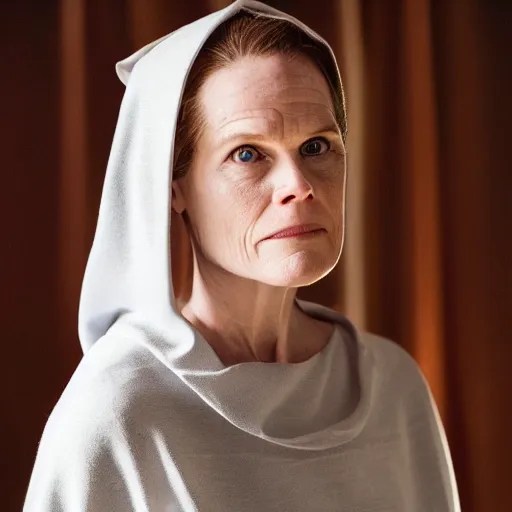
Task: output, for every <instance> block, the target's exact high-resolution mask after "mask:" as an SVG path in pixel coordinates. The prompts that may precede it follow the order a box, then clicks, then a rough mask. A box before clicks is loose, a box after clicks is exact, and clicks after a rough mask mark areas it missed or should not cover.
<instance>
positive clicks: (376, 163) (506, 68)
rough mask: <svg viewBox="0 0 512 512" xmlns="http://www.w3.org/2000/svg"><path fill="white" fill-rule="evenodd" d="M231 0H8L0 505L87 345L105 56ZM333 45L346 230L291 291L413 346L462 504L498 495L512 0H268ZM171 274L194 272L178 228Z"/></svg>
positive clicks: (16, 488) (502, 466)
mask: <svg viewBox="0 0 512 512" xmlns="http://www.w3.org/2000/svg"><path fill="white" fill-rule="evenodd" d="M228 3H229V1H227V0H209V1H208V0H189V1H187V2H181V1H177V0H175V1H173V0H87V1H86V0H60V1H58V0H46V1H44V2H41V1H39V0H17V1H16V2H14V1H13V0H11V1H8V2H6V3H4V4H3V6H2V16H1V18H0V23H1V27H0V28H1V30H0V37H1V38H2V39H1V40H2V43H3V44H2V57H3V58H2V61H1V66H2V73H1V76H2V78H1V80H0V91H1V98H2V99H1V101H0V109H1V110H0V112H1V115H0V132H1V136H2V137H1V140H2V161H3V173H2V180H1V183H2V186H1V201H0V208H1V212H2V214H1V216H0V219H1V223H2V224H1V226H2V229H1V231H0V235H1V237H2V242H1V249H2V250H1V253H0V254H1V265H0V272H1V281H0V283H1V287H0V290H1V292H0V297H1V300H0V307H1V309H0V311H1V314H2V326H3V327H4V335H3V361H4V363H3V371H2V372H1V377H0V378H1V379H2V380H1V384H2V386H3V389H4V393H3V400H4V406H3V411H4V414H3V421H2V427H1V428H2V436H1V439H2V443H3V446H2V453H3V456H2V458H1V460H2V472H3V475H2V482H3V483H4V486H5V488H4V489H3V491H2V507H1V508H2V510H5V511H11V510H12V511H17V510H20V508H21V503H22V502H23V498H24V494H25V491H26V486H27V484H28V479H29V476H30V472H31V469H32V465H33V461H34V457H35V453H36V449H37V443H38V441H39V438H40V436H41V433H42V429H43V426H44V424H45V422H46V420H47V418H48V415H49V413H50V411H51V409H52V407H53V406H54V404H55V402H56V400H57V399H58V397H59V395H60V393H61V392H62V390H63V388H64V386H65V385H66V383H67V381H68V380H69V378H70V376H71V374H72V372H73V370H74V369H75V367H76V365H77V364H78V362H79V360H80V358H81V351H80V347H79V343H78V337H77V308H78V296H79V292H80V285H81V280H82V276H83V271H84V266H85V262H86V259H87V255H88V251H89V248H90V246H91V243H92V238H93V234H94V228H95V222H96V217H97V212H98V206H99V200H100V194H101V187H102V182H103V177H104V172H105V167H106V163H107V158H108V154H109V149H110V144H111V141H112V135H113V131H114V127H115V123H116V118H117V113H118V109H119V104H120V100H121V97H122V94H123V86H122V85H121V83H120V82H119V81H118V79H117V77H116V75H115V72H114V64H115V62H116V61H118V60H120V59H122V58H124V57H125V56H127V55H129V54H130V53H131V52H132V51H134V50H135V49H137V48H139V47H141V46H142V45H144V44H146V43H147V42H149V41H151V40H153V39H155V38H157V37H159V36H161V35H163V34H166V33H168V32H170V31H172V30H174V29H176V28H177V27H179V26H181V25H183V24H186V23H189V22H191V21H193V20H194V19H196V18H198V17H200V16H203V15H206V14H208V13H209V12H211V11H212V10H215V9H218V8H221V7H223V6H225V5H227V4H228ZM267 3H268V4H270V5H273V6H275V7H277V8H280V9H283V10H285V11H287V12H289V13H290V14H293V15H295V16H297V17H298V18H299V19H302V20H304V21H305V22H306V23H308V24H309V25H310V26H311V27H312V28H314V29H315V30H317V31H318V32H319V33H321V34H322V35H323V36H324V37H325V38H326V39H327V40H328V41H329V42H330V43H331V45H332V46H333V48H334V49H335V51H336V53H337V55H338V59H339V63H340V67H341V69H342V73H343V77H344V82H345V87H346V92H347V97H348V109H349V132H350V135H349V145H348V150H349V189H348V206H347V210H348V220H347V238H346V244H345V248H344V254H343V256H342V259H341V261H340V264H339V265H338V267H337V268H336V269H335V270H334V271H333V272H332V273H331V274H330V275H329V276H328V277H326V278H325V279H324V280H322V281H321V282H319V283H316V284H315V285H313V286H311V287H309V288H307V289H302V290H300V292H299V296H300V297H302V298H305V299H308V300H312V301H316V302H319V303H322V304H325V305H327V306H331V307H334V308H336V309H338V310H340V311H343V312H345V313H346V314H347V315H348V316H349V317H350V318H351V319H352V320H353V321H354V322H355V323H356V324H357V325H358V326H359V327H360V328H363V329H368V330H371V331H373V332H376V333H379V334H382V335H384V336H387V337H389V338H391V339H393V340H395V341H396V342H398V343H400V344H401V345H402V346H404V347H405V348H406V349H407V350H408V351H409V352H410V353H411V354H412V355H413V356H414V357H415V359H416V360H417V361H418V363H419V364H420V366H421V367H422V369H423V371H424V374H425V376H426V377H427V379H428V381H429V383H430V386H431V388H432V390H433V392H434V395H435V397H436V400H437V403H438V405H439V409H440V411H441V415H442V418H443V422H444V424H445V428H446V431H447V435H448V439H449V443H450V447H451V451H452V455H453V459H454V465H455V472H456V476H457V480H458V484H459V489H460V495H461V501H462V509H463V510H464V511H465V512H498V511H504V512H505V511H507V510H510V502H511V499H510V497H509V490H508V488H507V484H508V481H509V479H510V477H511V476H512V472H511V470H510V462H509V461H510V459H511V456H512V453H511V449H510V448H511V443H510V441H509V439H508V438H509V437H510V434H511V433H512V422H511V416H512V404H511V398H510V396H511V395H510V394H511V392H512V387H511V386H510V382H509V378H508V374H509V369H508V368H509V366H510V358H511V356H512V349H511V347H510V343H509V342H510V341H511V340H510V333H511V332H512V325H511V321H510V318H511V316H512V313H511V311H510V310H511V309H512V279H511V272H510V262H511V261H512V251H511V247H512V243H511V236H512V229H511V228H512V225H511V224H512V211H511V203H512V193H511V191H512V179H511V175H512V167H511V165H510V160H511V156H510V148H511V146H512V145H511V142H510V137H511V133H512V132H511V130H510V128H509V127H510V119H511V118H512V109H511V99H510V97H511V93H510V91H511V90H512V80H511V78H512V77H511V75H512V72H511V68H510V61H511V59H510V52H511V50H510V49H511V48H512V37H511V30H510V28H509V27H510V23H511V21H512V16H511V14H512V12H511V11H512V7H511V6H512V3H511V2H506V1H500V0H494V1H491V0H485V1H484V0H481V1H477V0H447V1H444V2H437V1H435V0H386V1H385V2H383V1H381V0H315V1H312V0H311V1H303V2H297V1H295V0H279V1H278V0H274V1H270V0H269V1H268V2H267ZM172 236H173V237H175V238H177V239H178V240H182V242H183V243H181V242H180V243H181V247H183V251H182V254H181V255H180V261H179V262H178V268H176V267H175V268H173V271H174V272H175V275H176V280H177V285H178V287H179V288H180V289H184V287H186V282H185V281H184V280H183V278H181V277H180V276H183V275H186V271H184V269H186V268H187V258H188V255H189V254H188V248H187V244H186V243H185V241H184V240H183V237H184V234H183V232H182V231H180V230H178V229H177V230H175V232H173V234H172Z"/></svg>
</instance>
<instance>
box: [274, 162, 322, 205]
mask: <svg viewBox="0 0 512 512" xmlns="http://www.w3.org/2000/svg"><path fill="white" fill-rule="evenodd" d="M276 171H277V172H276V178H275V179H276V183H275V188H274V194H273V202H274V203H279V204H287V203H290V202H300V201H306V200H309V201H310V200H311V199H313V195H314V194H313V187H312V185H311V183H310V182H309V181H308V180H307V179H306V177H305V176H304V173H303V172H302V171H301V170H300V168H299V166H298V165H297V163H296V162H294V161H291V160H288V161H287V162H285V163H283V165H282V166H280V169H276Z"/></svg>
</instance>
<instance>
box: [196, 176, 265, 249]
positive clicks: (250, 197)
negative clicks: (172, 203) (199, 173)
mask: <svg viewBox="0 0 512 512" xmlns="http://www.w3.org/2000/svg"><path fill="white" fill-rule="evenodd" d="M261 197H262V194H261V193H259V189H258V187H255V186H254V184H252V186H249V185H248V184H242V183H232V182H230V181H229V180H228V181H226V180H223V179H222V178H220V177H217V179H216V180H212V181H208V182H206V181H205V182H204V183H203V184H202V185H201V193H200V194H198V195H197V196H196V198H195V200H194V203H195V207H194V215H193V217H194V218H193V223H194V224H195V231H196V233H197V235H198V237H199V239H200V241H201V242H202V244H203V245H206V244H207V245H208V246H209V247H210V248H212V249H213V247H212V244H214V243H215V245H216V242H215V240H222V247H223V248H225V249H227V250H229V251H230V252H232V251H237V252H240V251H245V240H246V237H247V235H248V234H249V233H250V232H251V229H252V226H253V225H254V224H255V222H256V219H257V216H258V205H260V203H261ZM223 250H224V249H223Z"/></svg>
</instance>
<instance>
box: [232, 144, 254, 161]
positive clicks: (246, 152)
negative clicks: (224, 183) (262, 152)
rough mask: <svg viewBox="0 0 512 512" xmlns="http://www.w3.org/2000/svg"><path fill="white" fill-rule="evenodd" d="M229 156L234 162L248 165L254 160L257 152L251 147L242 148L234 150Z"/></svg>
mask: <svg viewBox="0 0 512 512" xmlns="http://www.w3.org/2000/svg"><path fill="white" fill-rule="evenodd" d="M231 156H232V158H233V160H235V162H238V163H242V164H249V163H251V162H252V161H254V160H255V157H256V156H257V151H256V150H255V149H254V148H252V147H251V146H242V147H240V148H238V149H235V151H233V153H231Z"/></svg>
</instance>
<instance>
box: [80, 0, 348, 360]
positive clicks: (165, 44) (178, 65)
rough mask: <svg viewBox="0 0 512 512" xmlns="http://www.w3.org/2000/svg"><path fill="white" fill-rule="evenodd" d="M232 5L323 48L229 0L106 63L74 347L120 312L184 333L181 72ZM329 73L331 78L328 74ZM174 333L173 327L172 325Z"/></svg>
mask: <svg viewBox="0 0 512 512" xmlns="http://www.w3.org/2000/svg"><path fill="white" fill-rule="evenodd" d="M241 9H250V10H251V11H256V12H258V13H262V14H267V15H269V16H272V17H276V18H283V19H287V20H289V21H291V22H293V23H294V24H296V25H298V26H299V27H301V28H302V29H303V30H305V31H306V32H307V33H308V34H310V35H311V36H312V37H313V38H316V39H318V40H319V41H321V42H322V43H323V44H324V45H325V46H326V48H327V49H328V51H329V52H330V53H331V55H332V57H333V63H334V67H335V69H336V70H337V69H338V68H337V67H336V60H335V58H334V54H333V52H332V49H331V48H330V47H329V46H328V44H327V43H326V42H325V40H323V39H322V38H321V37H320V36H318V34H316V33H314V32H313V31H312V30H311V29H310V28H308V27H307V26H306V25H304V24H303V23H301V22H300V21H298V20H297V19H295V18H293V17H291V16H289V15H287V14H285V13H283V12H280V11H278V10H276V9H273V8H271V7H269V6H267V5H265V4H263V3H260V2H256V1H252V0H237V1H235V2H233V3H232V4H231V5H229V6H228V7H226V8H225V9H222V10H220V11H217V12H214V13H212V14H210V15H208V16H206V17H204V18H201V19H199V20H197V21H195V22H193V23H191V24H189V25H186V26H184V27H181V28H180V29H178V30H176V31H175V32H173V33H171V34H169V35H167V36H165V37H163V38H161V39H159V40H157V41H154V42H152V43H151V44H149V45H147V46H145V47H144V48H142V49H141V50H139V51H137V52H136V53H134V54H133V55H132V56H130V57H128V58H127V59H125V60H123V61H121V62H119V63H118V64H117V66H116V69H117V73H118V76H119V78H120V79H121V80H122V82H123V83H124V84H125V85H126V92H125V95H124V98H123V101H122V105H121V110H120V113H119V119H118V123H117V128H116V132H115V136H114V141H113V144H112V150H111V154H110V159H109V162H108V168H107V173H106V178H105V185H104V188H103V195H102V199H101V207H100V213H99V218H98V225H97V229H96V235H95V238H94V244H93V247H92V250H91V253H90V256H89V260H88V264H87V269H86V273H85V277H84V282H83V288H82V294H81V301H80V312H79V334H80V341H81V345H82V348H83V350H84V352H86V351H87V350H88V349H89V348H90V347H91V346H92V345H93V344H94V343H95V342H96V341H97V340H98V339H99V338H101V337H102V336H103V335H104V334H105V333H106V332H107V330H108V329H109V327H110V326H111V325H112V324H113V323H114V322H115V321H116V318H118V317H119V315H120V314H122V313H123V312H137V313H138V314H140V316H141V318H144V321H145V322H148V324H151V325H152V326H153V327H156V326H158V328H159V329H162V330H164V331H167V330H168V329H169V328H171V327H172V330H173V332H174V333H177V332H178V331H179V337H180V338H183V339H185V340H186V339H188V340H190V338H191V337H193V336H194V334H193V332H192V329H191V327H190V326H189V325H188V324H187V323H186V322H185V321H184V320H183V319H182V318H181V316H180V315H179V314H177V312H176V310H175V297H174V292H173V287H172V277H171V253H172V247H170V219H171V214H170V185H171V181H172V165H171V164H172V161H173V147H174V136H175V132H176V120H177V117H178V113H179V108H180V102H181V97H182V93H183V89H184V85H185V81H186V79H187V76H188V73H189V70H190V68H191V66H192V64H193V62H194V60H195V58H196V56H197V54H198V53H199V51H200V49H201V47H202V46H203V44H204V43H205V41H206V40H207V38H208V37H209V35H210V34H211V33H212V32H213V31H214V30H215V29H216V28H217V27H218V26H219V25H220V24H221V23H222V22H223V21H225V20H227V19H228V18H230V17H232V16H233V15H234V14H236V13H237V12H239V11H240V10H241ZM338 79H339V76H338ZM177 330H178V331H177Z"/></svg>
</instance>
